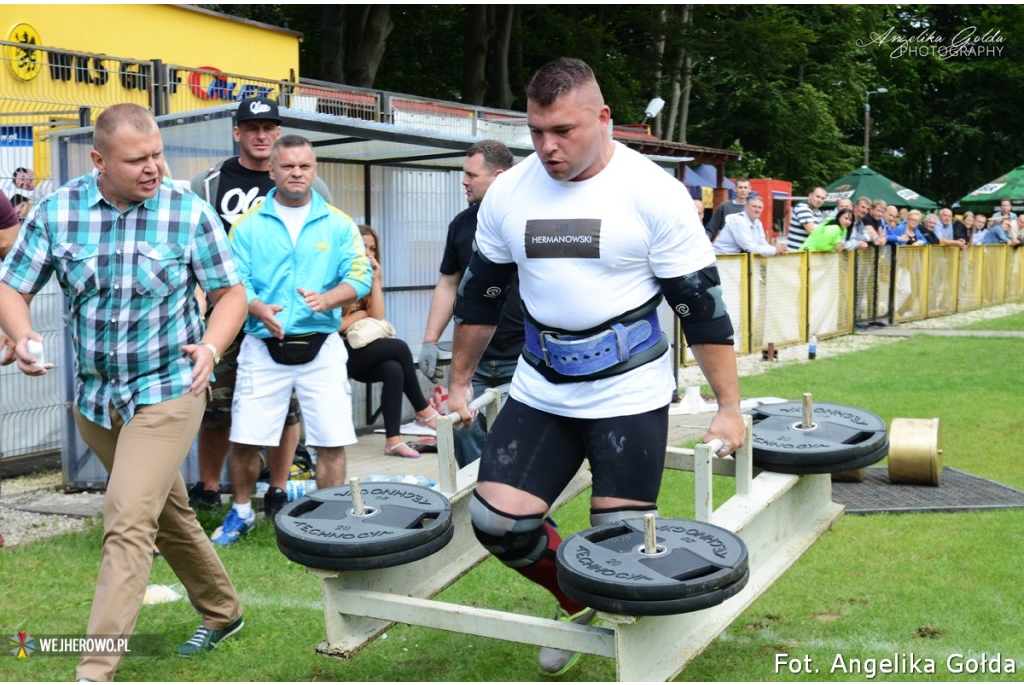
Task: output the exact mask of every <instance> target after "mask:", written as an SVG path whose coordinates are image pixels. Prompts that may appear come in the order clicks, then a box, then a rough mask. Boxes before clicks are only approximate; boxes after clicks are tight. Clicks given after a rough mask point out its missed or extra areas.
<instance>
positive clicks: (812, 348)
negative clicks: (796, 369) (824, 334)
mask: <svg viewBox="0 0 1024 685" xmlns="http://www.w3.org/2000/svg"><path fill="white" fill-rule="evenodd" d="M817 356H818V336H816V335H813V334H812V335H811V344H810V345H808V346H807V358H808V359H814V358H815V357H817Z"/></svg>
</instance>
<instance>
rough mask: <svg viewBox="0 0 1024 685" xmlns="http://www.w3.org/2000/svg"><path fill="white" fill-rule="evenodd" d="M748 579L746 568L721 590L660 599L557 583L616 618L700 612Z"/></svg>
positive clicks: (725, 597)
mask: <svg viewBox="0 0 1024 685" xmlns="http://www.w3.org/2000/svg"><path fill="white" fill-rule="evenodd" d="M749 579H750V569H749V568H748V569H747V570H746V571H745V572H744V573H743V575H742V576H740V577H739V578H738V579H737V580H736V581H735V582H733V583H730V584H729V585H726V586H724V587H720V588H717V589H715V590H711V591H710V592H705V593H703V594H699V595H694V596H692V597H681V598H679V599H661V600H657V599H652V600H642V599H621V598H616V597H604V596H602V595H597V594H594V593H592V592H587V591H586V590H581V589H580V588H578V587H575V586H573V585H570V584H568V583H565V582H562V580H561V578H560V579H559V581H558V584H559V586H561V588H562V591H563V592H565V594H567V595H569V597H571V598H573V599H575V600H576V601H577V602H581V603H583V604H586V605H587V606H588V607H590V608H592V609H597V610H598V611H606V612H608V613H609V614H619V615H620V616H667V615H670V614H686V613H689V612H691V611H700V610H701V609H708V608H710V607H713V606H718V605H719V604H721V603H722V602H724V601H725V600H727V599H729V598H730V597H732V596H733V595H735V594H736V593H737V592H739V591H740V590H742V589H743V588H744V587H746V585H747V580H749Z"/></svg>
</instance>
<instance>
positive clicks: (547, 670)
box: [537, 609, 597, 675]
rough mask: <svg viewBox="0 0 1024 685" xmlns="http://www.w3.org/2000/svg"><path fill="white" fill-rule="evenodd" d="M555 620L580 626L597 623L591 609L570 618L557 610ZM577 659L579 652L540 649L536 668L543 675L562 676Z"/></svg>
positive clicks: (561, 610) (547, 648)
mask: <svg viewBox="0 0 1024 685" xmlns="http://www.w3.org/2000/svg"><path fill="white" fill-rule="evenodd" d="M557 618H558V620H559V621H566V622H567V623H575V624H577V625H581V626H589V625H592V624H593V623H594V622H596V621H597V612H596V611H594V610H593V609H584V610H583V611H581V612H579V613H576V614H573V615H572V616H570V615H569V614H567V613H565V611H564V610H563V609H559V610H558V616H557ZM579 658H580V653H579V652H570V651H568V650H566V649H553V648H551V647H541V648H540V654H539V655H538V658H537V666H538V668H540V672H541V673H543V674H544V675H562V674H563V673H565V672H566V671H568V670H569V669H570V668H572V667H573V666H575V665H576V662H577V661H579Z"/></svg>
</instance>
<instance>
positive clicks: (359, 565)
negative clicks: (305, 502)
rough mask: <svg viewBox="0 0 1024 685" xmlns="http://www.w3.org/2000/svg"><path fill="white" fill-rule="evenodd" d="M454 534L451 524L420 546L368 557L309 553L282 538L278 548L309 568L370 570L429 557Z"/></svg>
mask: <svg viewBox="0 0 1024 685" xmlns="http://www.w3.org/2000/svg"><path fill="white" fill-rule="evenodd" d="M453 535H455V527H454V526H449V527H448V528H447V529H445V531H444V532H443V533H441V534H440V535H439V536H437V537H435V538H434V539H433V540H430V541H429V542H426V543H424V544H422V545H420V546H419V547H413V548H411V549H405V550H402V551H400V552H391V553H389V554H378V555H375V556H367V557H327V556H321V555H319V554H307V553H304V552H299V551H296V550H294V549H292V548H290V547H288V546H286V545H283V544H281V540H280V539H278V541H277V548H278V549H279V550H281V554H283V555H285V556H286V557H288V558H289V559H291V560H292V561H294V562H295V563H296V564H302V565H303V566H308V567H309V568H321V569H326V570H328V571H369V570H372V569H375V568H389V567H391V566H401V565H402V564H408V563H410V562H413V561H418V560H420V559H423V558H425V557H429V556H430V555H431V554H433V553H434V552H437V551H439V550H440V549H442V548H443V547H444V546H445V545H447V544H448V542H449V541H450V540H451V539H452V536H453Z"/></svg>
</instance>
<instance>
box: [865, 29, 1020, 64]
mask: <svg viewBox="0 0 1024 685" xmlns="http://www.w3.org/2000/svg"><path fill="white" fill-rule="evenodd" d="M1005 42H1006V38H1005V37H1003V35H1002V33H1001V32H1000V31H999V29H988V30H985V31H982V30H980V29H978V27H977V26H968V27H967V28H963V29H960V30H958V31H955V32H944V31H942V30H941V29H939V30H936V29H922V30H921V31H919V32H918V33H917V34H915V35H911V36H905V35H903V34H901V33H899V32H897V31H896V29H895V27H889V28H888V29H886V30H885V31H881V32H875V31H872V32H871V33H870V34H869V35H868V38H867V40H865V39H863V38H859V39H858V40H857V47H861V48H868V47H871V46H877V47H880V48H886V49H888V50H890V52H889V57H890V58H891V59H898V58H900V57H929V56H932V55H934V56H935V57H938V58H939V59H943V60H946V59H950V58H952V57H964V58H968V59H970V58H982V57H1001V56H1002V55H1003V50H1004V48H1005V45H1003V44H1004V43H1005Z"/></svg>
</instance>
